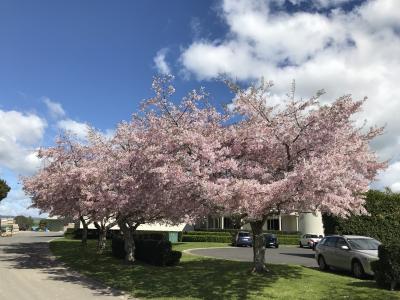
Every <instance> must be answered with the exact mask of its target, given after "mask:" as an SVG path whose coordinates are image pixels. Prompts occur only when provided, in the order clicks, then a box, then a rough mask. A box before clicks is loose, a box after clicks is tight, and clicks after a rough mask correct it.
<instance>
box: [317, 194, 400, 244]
mask: <svg viewBox="0 0 400 300" xmlns="http://www.w3.org/2000/svg"><path fill="white" fill-rule="evenodd" d="M364 207H365V209H366V210H367V212H368V215H360V216H358V215H350V216H349V217H348V218H347V219H344V218H339V217H335V216H330V215H323V218H322V220H323V223H324V228H325V234H326V235H328V234H355V235H365V236H370V237H373V238H375V239H377V240H379V241H381V242H382V243H383V244H390V243H392V241H393V242H395V241H398V240H400V221H399V220H400V194H399V193H392V192H391V191H385V192H381V191H374V190H370V191H368V193H366V201H365V204H364Z"/></svg>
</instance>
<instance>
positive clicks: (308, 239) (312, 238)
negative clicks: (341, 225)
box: [299, 233, 323, 249]
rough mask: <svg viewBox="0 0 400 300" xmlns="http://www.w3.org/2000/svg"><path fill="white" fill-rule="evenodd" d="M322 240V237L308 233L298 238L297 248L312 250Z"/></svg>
mask: <svg viewBox="0 0 400 300" xmlns="http://www.w3.org/2000/svg"><path fill="white" fill-rule="evenodd" d="M322 238H323V236H322V235H317V234H310V233H307V234H304V235H302V237H301V238H300V241H299V246H300V248H303V247H310V248H312V249H314V248H315V246H316V245H317V244H318V243H319V241H321V239H322Z"/></svg>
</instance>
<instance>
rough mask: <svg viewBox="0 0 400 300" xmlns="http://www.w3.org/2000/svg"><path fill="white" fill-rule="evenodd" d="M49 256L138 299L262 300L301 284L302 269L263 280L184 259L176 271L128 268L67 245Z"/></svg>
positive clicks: (242, 266) (225, 264) (238, 268)
mask: <svg viewBox="0 0 400 300" xmlns="http://www.w3.org/2000/svg"><path fill="white" fill-rule="evenodd" d="M51 247H52V251H53V252H54V253H56V254H57V255H60V256H61V257H62V259H63V261H65V262H66V263H67V264H68V265H70V266H71V267H73V268H74V269H77V270H79V271H80V272H82V273H83V274H85V275H88V276H91V277H95V278H96V279H99V280H101V281H102V282H105V283H106V284H107V285H110V286H113V287H115V288H118V289H123V290H127V291H129V292H130V293H131V294H133V295H134V296H135V297H139V298H168V297H171V298H200V299H247V298H249V297H250V296H251V297H257V295H258V296H260V297H262V294H263V290H264V289H265V288H267V287H269V286H272V285H273V284H274V283H275V282H276V281H277V280H278V279H300V278H301V277H302V274H301V273H302V272H301V267H297V266H275V265H272V266H270V272H269V273H267V274H261V275H259V274H252V273H251V266H252V264H251V263H248V262H234V261H223V260H217V259H202V258H193V257H187V258H186V259H184V260H183V261H181V263H180V264H179V265H178V266H176V267H164V268H161V267H155V266H151V265H147V264H143V263H136V264H135V265H133V266H127V265H125V264H123V263H122V262H121V261H120V260H116V259H115V258H113V257H111V256H110V253H109V252H108V253H106V254H105V255H101V256H100V255H94V254H93V253H90V254H85V253H82V252H79V251H78V248H79V247H77V246H76V245H74V243H71V241H65V242H64V241H54V242H52V244H51Z"/></svg>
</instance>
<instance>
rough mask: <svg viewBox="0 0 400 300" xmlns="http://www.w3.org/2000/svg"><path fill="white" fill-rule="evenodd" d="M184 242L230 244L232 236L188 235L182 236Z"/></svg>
mask: <svg viewBox="0 0 400 300" xmlns="http://www.w3.org/2000/svg"><path fill="white" fill-rule="evenodd" d="M182 242H210V243H212V242H213V243H230V242H232V236H230V235H229V236H221V235H186V234H184V235H183V236H182Z"/></svg>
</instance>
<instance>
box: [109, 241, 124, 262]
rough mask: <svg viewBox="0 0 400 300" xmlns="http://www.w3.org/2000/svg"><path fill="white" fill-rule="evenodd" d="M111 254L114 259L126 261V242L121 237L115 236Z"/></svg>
mask: <svg viewBox="0 0 400 300" xmlns="http://www.w3.org/2000/svg"><path fill="white" fill-rule="evenodd" d="M111 253H112V255H113V256H114V257H116V258H120V259H124V258H125V254H126V252H125V249H124V240H123V239H122V238H121V237H118V236H114V237H113V239H112V242H111Z"/></svg>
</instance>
